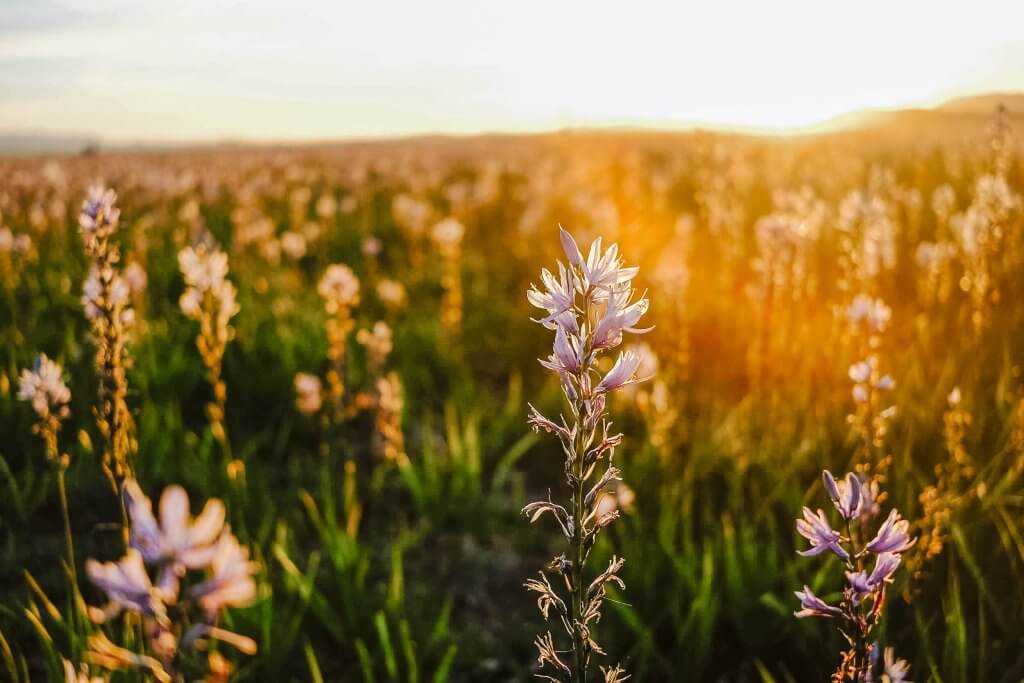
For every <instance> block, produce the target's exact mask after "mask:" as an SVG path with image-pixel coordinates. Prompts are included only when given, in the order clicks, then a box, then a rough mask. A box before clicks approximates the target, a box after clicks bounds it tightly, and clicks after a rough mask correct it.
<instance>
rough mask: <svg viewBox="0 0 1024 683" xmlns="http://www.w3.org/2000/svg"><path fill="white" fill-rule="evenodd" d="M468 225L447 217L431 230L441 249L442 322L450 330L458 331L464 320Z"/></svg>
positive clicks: (449, 331) (454, 332)
mask: <svg viewBox="0 0 1024 683" xmlns="http://www.w3.org/2000/svg"><path fill="white" fill-rule="evenodd" d="M465 232H466V228H465V227H464V226H463V225H462V223H461V222H459V220H458V219H456V218H445V219H444V220H442V221H441V222H440V223H438V224H437V225H435V226H434V228H433V230H432V231H431V237H433V239H434V242H435V244H437V247H438V250H439V251H440V252H441V262H442V263H441V266H442V269H441V289H442V291H443V295H442V299H441V323H442V325H443V329H444V330H445V332H446V333H447V334H456V333H457V332H458V331H459V328H460V326H461V324H462V275H461V271H460V258H461V246H460V245H461V244H462V237H463V235H464V234H465Z"/></svg>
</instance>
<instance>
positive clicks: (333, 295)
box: [317, 263, 359, 308]
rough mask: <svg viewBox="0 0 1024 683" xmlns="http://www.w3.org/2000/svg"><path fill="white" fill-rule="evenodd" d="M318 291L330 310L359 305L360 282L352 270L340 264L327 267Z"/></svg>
mask: <svg viewBox="0 0 1024 683" xmlns="http://www.w3.org/2000/svg"><path fill="white" fill-rule="evenodd" d="M317 291H318V292H319V293H320V296H321V297H323V299H324V301H325V302H326V303H327V306H328V308H330V307H334V308H352V307H353V306H356V305H357V304H358V303H359V280H358V278H356V276H355V274H354V273H353V272H352V269H350V268H349V267H348V266H345V265H341V264H339V263H335V264H332V265H330V266H328V267H327V271H326V272H325V273H324V276H323V277H322V278H321V279H320V284H319V285H317Z"/></svg>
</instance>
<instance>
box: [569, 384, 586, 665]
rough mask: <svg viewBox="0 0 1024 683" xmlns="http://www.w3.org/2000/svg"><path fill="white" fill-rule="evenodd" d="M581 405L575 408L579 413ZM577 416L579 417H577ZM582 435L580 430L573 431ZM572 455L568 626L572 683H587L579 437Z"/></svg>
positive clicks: (582, 445) (582, 447) (580, 438)
mask: <svg viewBox="0 0 1024 683" xmlns="http://www.w3.org/2000/svg"><path fill="white" fill-rule="evenodd" d="M582 403H583V402H582V401H580V402H579V407H580V409H582ZM577 414H580V413H577ZM577 431H578V432H582V430H577ZM574 450H575V451H576V452H575V453H574V454H573V455H574V456H575V457H574V462H573V475H574V476H575V478H576V488H575V491H573V501H572V502H573V532H572V545H573V563H572V626H573V633H572V639H573V652H574V654H575V665H576V666H575V669H576V670H575V673H574V674H573V681H575V682H576V683H586V680H587V653H586V650H585V648H586V643H585V642H584V640H583V631H582V624H583V591H584V588H583V561H584V556H583V555H584V548H583V544H584V535H583V534H584V529H583V520H584V518H585V515H586V512H585V510H584V505H583V504H584V499H583V497H584V495H585V493H584V491H583V456H584V453H583V451H584V450H585V447H584V442H583V435H582V433H579V434H577V437H576V444H575V449H574Z"/></svg>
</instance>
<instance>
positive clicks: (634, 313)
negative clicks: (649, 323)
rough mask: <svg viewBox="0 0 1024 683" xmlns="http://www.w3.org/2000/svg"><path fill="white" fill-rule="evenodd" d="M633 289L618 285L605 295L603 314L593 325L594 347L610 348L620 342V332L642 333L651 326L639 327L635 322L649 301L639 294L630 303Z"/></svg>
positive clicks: (645, 309) (644, 310) (638, 319)
mask: <svg viewBox="0 0 1024 683" xmlns="http://www.w3.org/2000/svg"><path fill="white" fill-rule="evenodd" d="M632 296H633V290H632V288H630V287H629V286H628V285H625V286H618V287H616V288H615V289H613V290H611V291H610V292H609V293H608V296H607V306H606V307H605V311H604V314H603V315H602V316H601V319H600V320H598V322H597V325H596V326H595V327H594V340H593V344H594V348H595V349H610V348H613V347H615V346H618V345H619V344H621V343H622V333H623V332H630V333H633V334H644V333H646V332H650V331H651V329H653V328H646V329H639V328H637V327H636V324H637V323H638V322H639V321H640V318H641V317H642V316H643V315H644V313H646V312H647V309H648V307H649V306H650V302H649V301H648V300H647V298H646V297H643V296H641V297H640V298H639V299H637V300H636V301H634V302H632V303H630V298H632Z"/></svg>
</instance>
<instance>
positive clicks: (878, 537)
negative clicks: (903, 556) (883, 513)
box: [865, 509, 917, 553]
mask: <svg viewBox="0 0 1024 683" xmlns="http://www.w3.org/2000/svg"><path fill="white" fill-rule="evenodd" d="M909 528H910V522H909V521H907V520H905V519H901V518H900V513H899V511H898V510H895V509H893V510H892V511H890V512H889V516H888V517H887V518H886V519H885V521H884V522H882V526H881V527H880V528H879V529H878V533H877V534H875V537H874V538H873V539H871V542H870V543H868V544H867V546H866V547H865V550H867V551H868V552H871V553H902V552H903V551H904V550H907V549H908V548H910V547H911V546H913V545H914V543H916V542H917V539H916V538H915V539H913V540H911V538H910V534H909V531H908V530H909Z"/></svg>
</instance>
